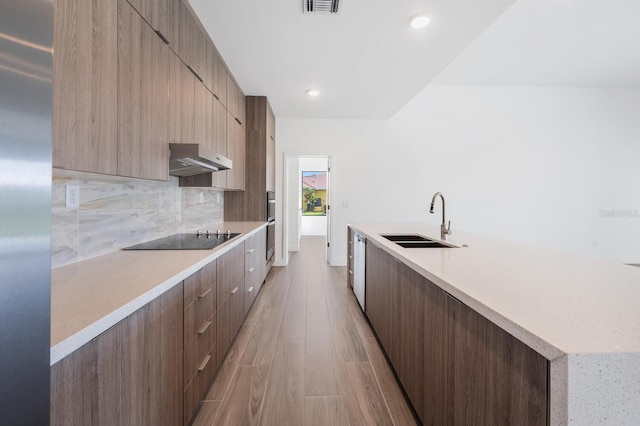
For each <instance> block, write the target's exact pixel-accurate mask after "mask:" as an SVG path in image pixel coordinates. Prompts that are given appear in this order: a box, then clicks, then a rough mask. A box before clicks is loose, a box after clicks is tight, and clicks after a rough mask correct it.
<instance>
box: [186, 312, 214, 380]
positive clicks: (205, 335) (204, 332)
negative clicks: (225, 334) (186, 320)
mask: <svg viewBox="0 0 640 426" xmlns="http://www.w3.org/2000/svg"><path fill="white" fill-rule="evenodd" d="M216 334H217V322H216V315H213V316H212V317H211V318H210V319H208V320H207V321H206V322H204V323H203V324H201V326H200V328H199V329H198V331H197V335H196V338H195V339H193V340H192V341H191V342H190V343H189V345H188V346H186V347H185V351H184V385H185V386H187V385H188V384H189V382H191V381H192V379H193V378H194V376H196V375H197V373H198V369H199V367H201V366H202V364H203V362H204V360H205V359H206V357H207V354H208V353H209V352H211V349H212V348H214V346H215V343H216ZM215 355H216V354H215V352H214V353H213V355H212V356H211V358H212V359H209V363H210V364H213V365H215V364H216V356H215Z"/></svg>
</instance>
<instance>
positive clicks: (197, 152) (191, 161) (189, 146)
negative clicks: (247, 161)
mask: <svg viewBox="0 0 640 426" xmlns="http://www.w3.org/2000/svg"><path fill="white" fill-rule="evenodd" d="M169 150H171V156H170V157H169V174H170V175H171V176H193V175H199V174H202V173H211V172H217V171H220V170H228V169H231V166H232V162H231V160H229V159H228V158H226V157H223V156H222V155H220V154H217V153H215V152H213V151H212V150H210V149H209V148H207V147H205V146H202V145H200V144H197V143H170V144H169Z"/></svg>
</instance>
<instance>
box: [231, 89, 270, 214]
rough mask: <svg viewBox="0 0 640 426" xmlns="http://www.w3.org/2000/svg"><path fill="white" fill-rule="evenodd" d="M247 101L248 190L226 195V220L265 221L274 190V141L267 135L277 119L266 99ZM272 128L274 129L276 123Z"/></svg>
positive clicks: (256, 98)
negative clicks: (270, 197)
mask: <svg viewBox="0 0 640 426" xmlns="http://www.w3.org/2000/svg"><path fill="white" fill-rule="evenodd" d="M246 102H247V103H246V112H247V115H246V119H247V125H246V137H247V138H246V142H245V150H246V163H245V165H244V167H245V170H246V173H245V182H246V185H245V191H244V192H243V193H233V192H228V193H226V194H225V200H224V218H225V220H228V221H234V220H239V221H243V220H249V221H265V220H266V219H267V216H266V207H265V206H266V205H267V191H274V190H275V140H274V139H272V138H270V137H269V136H268V132H267V123H268V122H270V121H272V120H273V117H274V116H273V112H272V111H271V107H270V106H269V102H268V101H267V98H266V97H264V96H247V98H246ZM269 126H271V127H273V128H275V123H274V122H271V124H270V125H269Z"/></svg>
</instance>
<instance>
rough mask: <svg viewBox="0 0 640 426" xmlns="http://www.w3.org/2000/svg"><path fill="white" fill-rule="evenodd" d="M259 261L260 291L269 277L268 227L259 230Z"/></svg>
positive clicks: (257, 247)
mask: <svg viewBox="0 0 640 426" xmlns="http://www.w3.org/2000/svg"><path fill="white" fill-rule="evenodd" d="M256 251H257V252H258V254H257V262H258V265H259V266H260V282H259V283H258V291H260V289H261V288H262V284H264V281H265V279H266V278H267V228H263V229H261V230H260V231H259V232H258V241H256Z"/></svg>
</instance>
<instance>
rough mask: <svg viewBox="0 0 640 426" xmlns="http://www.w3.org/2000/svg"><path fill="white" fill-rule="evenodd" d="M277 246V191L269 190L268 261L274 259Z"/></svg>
mask: <svg viewBox="0 0 640 426" xmlns="http://www.w3.org/2000/svg"><path fill="white" fill-rule="evenodd" d="M275 246H276V193H275V192H273V191H267V262H270V261H271V260H273V255H274V254H275Z"/></svg>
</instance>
